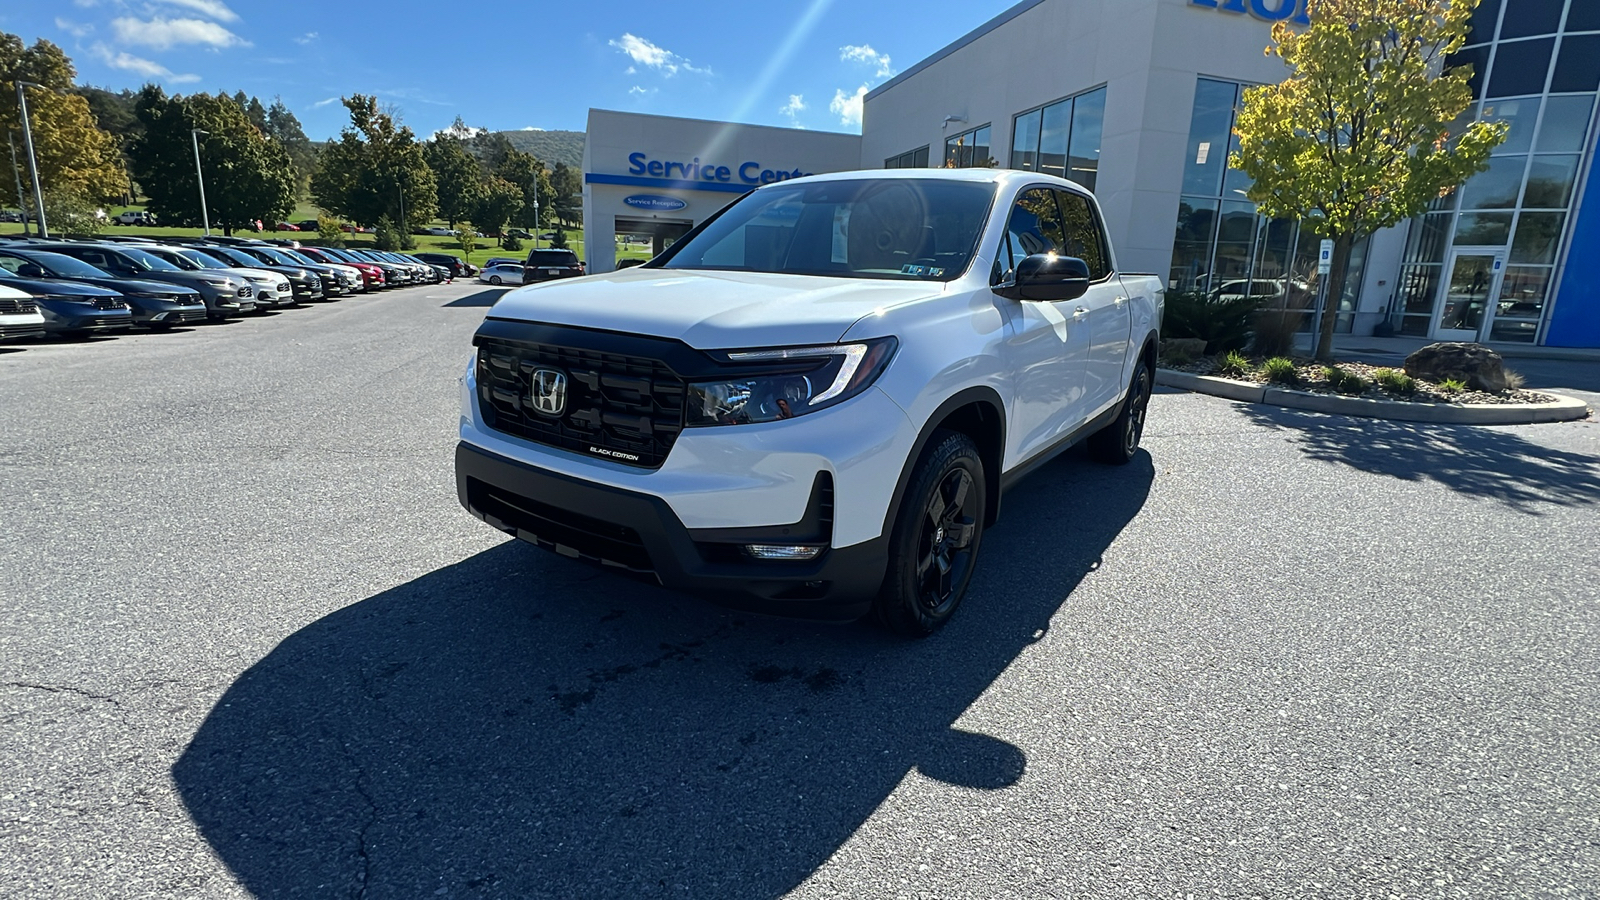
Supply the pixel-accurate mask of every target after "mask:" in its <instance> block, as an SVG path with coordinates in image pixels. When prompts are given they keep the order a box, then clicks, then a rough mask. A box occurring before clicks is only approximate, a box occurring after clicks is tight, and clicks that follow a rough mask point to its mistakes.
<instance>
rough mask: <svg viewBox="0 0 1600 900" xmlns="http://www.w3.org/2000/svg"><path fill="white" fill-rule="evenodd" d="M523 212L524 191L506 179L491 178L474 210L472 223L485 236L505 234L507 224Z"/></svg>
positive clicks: (485, 184) (484, 186) (486, 183)
mask: <svg viewBox="0 0 1600 900" xmlns="http://www.w3.org/2000/svg"><path fill="white" fill-rule="evenodd" d="M521 211H522V189H521V188H519V187H517V186H516V185H514V184H512V183H511V182H509V181H507V180H505V179H504V178H500V177H498V176H497V177H494V178H490V179H489V180H488V181H487V182H485V183H484V185H483V194H482V195H481V196H480V197H479V198H478V203H477V205H476V206H474V207H473V210H472V221H473V222H475V223H477V226H478V227H479V228H481V229H483V232H484V233H485V234H499V233H500V232H503V231H504V230H505V227H506V223H507V222H510V221H511V220H512V218H513V217H515V216H516V215H517V213H519V212H521Z"/></svg>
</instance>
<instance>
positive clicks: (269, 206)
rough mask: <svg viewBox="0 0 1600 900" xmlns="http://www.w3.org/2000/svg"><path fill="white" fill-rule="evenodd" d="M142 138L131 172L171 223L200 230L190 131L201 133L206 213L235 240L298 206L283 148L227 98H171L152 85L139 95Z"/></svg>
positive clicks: (159, 213) (133, 153)
mask: <svg viewBox="0 0 1600 900" xmlns="http://www.w3.org/2000/svg"><path fill="white" fill-rule="evenodd" d="M136 111H137V114H138V116H139V121H140V122H142V123H143V124H144V134H143V135H142V136H141V137H140V138H139V139H138V140H136V141H134V144H133V147H132V148H131V156H132V159H133V171H134V173H135V174H136V175H137V177H138V179H139V183H140V185H141V186H143V188H144V191H145V193H146V194H148V195H149V197H150V204H149V207H150V211H151V212H153V213H155V214H156V216H157V217H158V218H159V219H160V220H161V221H162V222H163V223H164V224H170V225H191V226H192V225H198V224H200V222H201V221H202V219H201V216H200V200H199V185H198V184H197V183H196V175H195V169H194V142H193V139H192V138H191V137H190V132H191V130H192V129H195V128H198V129H200V130H202V131H205V132H207V133H206V134H203V135H200V140H199V147H200V166H201V168H202V169H203V170H204V171H205V178H206V185H205V187H206V207H207V212H208V213H209V215H210V219H211V223H212V224H213V225H220V226H221V227H222V229H223V232H224V233H226V234H232V233H233V229H235V228H242V227H245V226H247V225H248V224H249V223H251V222H253V221H254V220H256V219H260V220H262V221H263V222H276V221H278V220H279V219H282V218H284V217H286V216H288V215H289V211H290V210H292V209H293V208H294V164H293V163H292V162H291V161H290V159H289V154H288V152H287V151H285V150H284V149H283V145H282V144H280V143H278V142H277V141H275V140H272V139H271V138H269V137H268V136H267V135H266V134H264V133H263V132H262V131H261V130H260V129H259V128H257V127H256V126H255V124H254V123H253V122H252V121H251V119H250V115H249V113H248V111H247V109H246V108H245V107H241V106H240V105H239V104H238V102H237V100H236V98H234V97H229V96H228V95H226V94H217V95H216V96H211V95H209V94H190V95H189V96H187V97H180V96H172V97H168V96H167V95H166V92H165V91H163V90H162V89H161V88H159V87H157V86H155V85H146V86H145V88H144V89H143V90H141V91H140V92H139V102H138V105H137V107H136Z"/></svg>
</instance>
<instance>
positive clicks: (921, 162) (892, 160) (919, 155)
mask: <svg viewBox="0 0 1600 900" xmlns="http://www.w3.org/2000/svg"><path fill="white" fill-rule="evenodd" d="M883 167H884V168H885V169H926V168H927V167H928V148H927V147H926V146H923V147H918V148H917V149H915V150H907V151H906V152H904V153H902V154H900V155H899V156H891V157H889V158H888V159H886V160H884V161H883Z"/></svg>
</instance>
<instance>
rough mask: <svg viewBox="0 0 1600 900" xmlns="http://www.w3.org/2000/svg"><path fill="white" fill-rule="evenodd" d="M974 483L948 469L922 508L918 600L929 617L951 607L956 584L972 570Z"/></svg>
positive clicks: (967, 475)
mask: <svg viewBox="0 0 1600 900" xmlns="http://www.w3.org/2000/svg"><path fill="white" fill-rule="evenodd" d="M973 483H974V482H973V477H972V474H971V473H970V472H968V471H967V470H966V469H964V468H959V467H958V468H954V469H951V470H950V472H949V474H947V475H945V477H944V480H942V481H941V482H939V485H938V487H937V489H935V490H934V491H933V493H932V494H931V495H930V496H929V497H928V503H927V505H926V506H925V507H924V508H923V517H922V535H921V537H920V538H918V540H917V589H918V598H917V599H918V600H919V601H920V602H921V603H922V605H923V607H924V608H925V609H927V610H928V612H929V613H931V614H935V615H937V614H938V613H939V612H941V611H943V610H944V609H945V608H946V607H948V606H949V605H950V602H951V600H952V597H953V595H954V592H955V585H956V584H957V583H959V582H961V581H964V580H965V575H966V574H967V572H968V570H970V569H971V567H972V551H973V549H974V548H973V546H972V539H973V538H974V537H975V536H977V533H978V522H977V514H976V510H974V509H973V508H972V505H973V500H974V499H975V498H976V492H974V491H973V489H972V487H973Z"/></svg>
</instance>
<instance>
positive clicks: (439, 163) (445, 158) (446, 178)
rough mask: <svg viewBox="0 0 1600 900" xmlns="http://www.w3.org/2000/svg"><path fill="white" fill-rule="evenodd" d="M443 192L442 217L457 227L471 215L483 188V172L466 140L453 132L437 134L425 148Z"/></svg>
mask: <svg viewBox="0 0 1600 900" xmlns="http://www.w3.org/2000/svg"><path fill="white" fill-rule="evenodd" d="M422 152H423V158H424V159H426V160H427V162H428V168H430V169H432V170H433V178H434V182H435V184H436V189H437V192H438V196H439V217H440V218H442V219H444V220H445V221H446V222H449V223H450V227H451V228H454V227H455V225H456V223H457V222H460V221H462V220H463V219H466V218H469V217H470V216H471V215H472V210H473V207H474V206H475V205H476V204H477V202H478V197H479V195H480V194H482V192H483V172H482V170H481V169H480V168H479V167H478V161H477V159H475V158H473V156H472V154H471V153H468V152H467V146H466V142H464V141H462V140H461V138H459V137H456V136H455V135H453V134H450V133H448V132H447V133H443V134H439V135H436V136H434V138H433V140H431V141H428V142H427V143H426V144H424V145H423V148H422Z"/></svg>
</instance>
